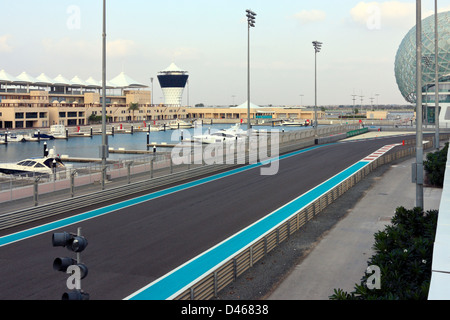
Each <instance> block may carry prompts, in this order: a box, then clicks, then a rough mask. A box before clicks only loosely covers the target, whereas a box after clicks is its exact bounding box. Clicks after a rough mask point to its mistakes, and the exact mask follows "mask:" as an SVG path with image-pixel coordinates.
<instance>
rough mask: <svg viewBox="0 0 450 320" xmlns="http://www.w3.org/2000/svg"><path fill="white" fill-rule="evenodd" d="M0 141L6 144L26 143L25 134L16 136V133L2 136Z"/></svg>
mask: <svg viewBox="0 0 450 320" xmlns="http://www.w3.org/2000/svg"><path fill="white" fill-rule="evenodd" d="M0 141H3V142H4V143H9V142H25V141H26V139H25V135H23V134H15V133H10V132H8V133H6V134H4V133H3V134H1V135H0Z"/></svg>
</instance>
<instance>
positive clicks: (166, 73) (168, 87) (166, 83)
mask: <svg viewBox="0 0 450 320" xmlns="http://www.w3.org/2000/svg"><path fill="white" fill-rule="evenodd" d="M188 77H189V75H188V74H187V71H183V70H181V69H180V68H178V67H177V66H176V65H175V64H174V63H172V64H171V65H170V66H169V67H168V68H167V69H165V70H163V71H160V72H159V73H158V80H159V84H160V86H161V89H162V92H163V94H164V104H165V105H178V106H181V98H182V96H183V90H184V87H185V86H186V82H187V79H188Z"/></svg>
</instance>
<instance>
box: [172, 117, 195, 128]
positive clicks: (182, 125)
mask: <svg viewBox="0 0 450 320" xmlns="http://www.w3.org/2000/svg"><path fill="white" fill-rule="evenodd" d="M193 127H194V125H193V124H192V123H190V122H186V121H183V120H180V119H176V120H174V121H171V122H170V123H169V128H170V129H190V128H193Z"/></svg>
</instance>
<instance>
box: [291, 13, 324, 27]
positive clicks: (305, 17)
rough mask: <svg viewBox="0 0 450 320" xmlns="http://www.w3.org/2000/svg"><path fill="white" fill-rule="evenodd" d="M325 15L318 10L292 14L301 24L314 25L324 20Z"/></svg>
mask: <svg viewBox="0 0 450 320" xmlns="http://www.w3.org/2000/svg"><path fill="white" fill-rule="evenodd" d="M326 16H327V14H326V13H325V12H324V11H320V10H302V11H300V12H298V13H296V14H294V18H295V19H296V20H298V21H299V22H300V23H301V24H308V23H314V22H317V21H323V20H325V19H326Z"/></svg>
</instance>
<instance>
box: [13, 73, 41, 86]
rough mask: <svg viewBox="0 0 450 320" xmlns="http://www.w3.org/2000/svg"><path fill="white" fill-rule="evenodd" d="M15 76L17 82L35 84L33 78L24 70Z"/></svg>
mask: <svg viewBox="0 0 450 320" xmlns="http://www.w3.org/2000/svg"><path fill="white" fill-rule="evenodd" d="M16 78H17V79H18V81H16V83H18V84H35V83H36V82H37V80H36V79H35V78H33V77H32V76H30V75H29V74H28V73H26V72H25V71H24V72H22V73H21V74H19V75H18V76H17V77H16Z"/></svg>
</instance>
